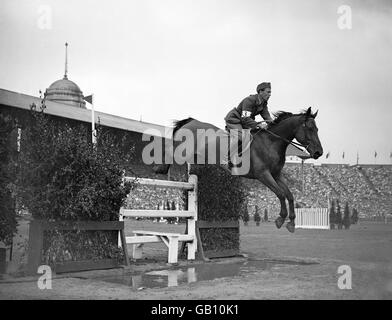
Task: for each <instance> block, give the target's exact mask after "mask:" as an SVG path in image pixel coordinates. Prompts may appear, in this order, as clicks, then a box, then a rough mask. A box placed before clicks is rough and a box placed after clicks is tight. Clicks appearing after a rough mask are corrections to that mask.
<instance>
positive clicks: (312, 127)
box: [154, 108, 323, 232]
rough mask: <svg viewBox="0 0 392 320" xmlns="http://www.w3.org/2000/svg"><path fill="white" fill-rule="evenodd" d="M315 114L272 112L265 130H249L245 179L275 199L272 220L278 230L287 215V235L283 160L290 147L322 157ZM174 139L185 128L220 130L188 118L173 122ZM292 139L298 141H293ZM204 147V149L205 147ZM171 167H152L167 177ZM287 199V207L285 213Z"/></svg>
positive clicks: (292, 227) (292, 225)
mask: <svg viewBox="0 0 392 320" xmlns="http://www.w3.org/2000/svg"><path fill="white" fill-rule="evenodd" d="M317 113H318V111H317V112H315V113H312V110H311V108H308V109H307V110H306V111H303V112H301V113H298V114H292V113H290V112H285V111H279V112H277V113H274V117H275V118H274V120H273V121H272V122H270V123H269V124H268V127H267V129H266V130H260V129H257V130H252V131H251V134H252V141H251V144H250V150H249V152H250V168H249V171H248V172H247V173H246V174H243V175H240V176H241V177H244V178H249V179H257V180H259V181H260V182H262V183H263V184H264V185H265V186H267V187H268V188H269V189H270V190H271V191H272V192H273V193H275V195H276V196H277V197H278V199H279V201H280V205H281V209H280V213H279V217H278V218H277V219H276V220H275V224H276V226H277V228H280V227H281V226H282V225H283V224H284V222H285V220H286V218H287V215H288V213H289V215H288V216H289V220H290V221H289V222H288V223H287V224H286V228H287V230H288V231H290V232H294V230H295V212H294V197H293V194H292V193H291V191H290V190H289V188H288V186H287V181H286V180H285V178H284V177H283V175H282V174H281V173H282V169H283V166H284V164H285V160H286V149H287V146H288V145H289V144H294V145H300V146H302V147H304V148H305V149H306V150H307V152H308V153H309V155H310V157H311V158H313V159H318V158H319V157H321V156H322V154H323V148H322V146H321V143H320V140H319V137H318V129H317V126H316V122H315V118H316V116H317ZM174 125H175V126H174V129H173V139H174V138H175V136H176V134H178V132H179V130H180V129H188V130H190V131H192V132H194V133H195V134H196V131H197V129H214V130H220V129H219V128H217V127H216V126H214V125H211V124H209V123H205V122H200V121H198V120H196V119H193V118H187V119H184V120H179V121H175V122H174ZM294 138H295V139H296V140H297V141H298V142H299V143H297V142H294V141H293V140H294ZM206 148H207V147H206ZM169 167H170V164H162V165H158V166H155V167H154V171H155V172H156V173H164V174H167V172H168V170H169ZM286 199H287V201H288V204H289V210H288V211H289V212H287V207H286Z"/></svg>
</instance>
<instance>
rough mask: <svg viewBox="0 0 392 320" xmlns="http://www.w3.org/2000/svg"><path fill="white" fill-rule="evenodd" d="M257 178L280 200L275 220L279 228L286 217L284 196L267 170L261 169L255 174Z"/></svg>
mask: <svg viewBox="0 0 392 320" xmlns="http://www.w3.org/2000/svg"><path fill="white" fill-rule="evenodd" d="M257 179H258V180H260V181H261V183H263V184H264V185H265V186H266V187H267V188H269V189H270V190H271V191H272V192H273V193H275V194H276V196H277V197H278V199H279V201H280V213H279V215H280V217H278V218H277V219H276V220H275V225H276V227H277V228H278V229H279V228H280V227H281V226H282V225H283V223H284V221H285V220H286V218H287V207H286V196H285V193H284V191H283V190H282V188H281V187H280V186H279V185H278V184H277V182H276V181H275V179H274V178H273V177H272V175H271V173H270V172H269V171H263V172H261V173H260V174H258V175H257Z"/></svg>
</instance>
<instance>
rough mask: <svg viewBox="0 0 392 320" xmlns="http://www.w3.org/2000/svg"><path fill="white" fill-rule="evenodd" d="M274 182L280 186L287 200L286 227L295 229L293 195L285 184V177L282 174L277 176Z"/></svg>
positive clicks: (291, 230) (291, 229) (292, 230)
mask: <svg viewBox="0 0 392 320" xmlns="http://www.w3.org/2000/svg"><path fill="white" fill-rule="evenodd" d="M276 183H277V184H278V185H279V187H281V189H282V190H283V192H284V194H285V196H286V199H287V201H288V202H289V219H290V222H288V223H287V225H286V228H287V230H289V231H290V232H294V231H295V211H294V197H293V194H292V193H291V191H290V189H289V188H288V186H287V181H286V179H285V178H283V177H282V176H280V177H278V178H277V179H276Z"/></svg>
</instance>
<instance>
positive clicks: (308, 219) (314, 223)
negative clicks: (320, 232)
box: [295, 208, 330, 229]
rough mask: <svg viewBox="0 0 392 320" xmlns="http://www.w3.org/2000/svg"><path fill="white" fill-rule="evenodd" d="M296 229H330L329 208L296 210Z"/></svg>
mask: <svg viewBox="0 0 392 320" xmlns="http://www.w3.org/2000/svg"><path fill="white" fill-rule="evenodd" d="M295 216H296V217H295V227H296V228H302V229H329V228H330V226H329V212H328V208H296V209H295Z"/></svg>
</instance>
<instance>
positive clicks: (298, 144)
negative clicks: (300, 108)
mask: <svg viewBox="0 0 392 320" xmlns="http://www.w3.org/2000/svg"><path fill="white" fill-rule="evenodd" d="M261 122H272V121H271V120H264V121H261ZM302 127H306V121H305V122H304V123H303V124H302ZM260 131H265V132H268V133H269V134H270V135H272V136H274V137H275V138H279V139H281V140H283V141H284V142H286V143H288V144H291V145H292V146H293V147H295V148H297V149H298V150H301V151H303V150H302V149H301V148H300V147H302V148H305V150H306V151H308V148H309V145H310V143H309V139H308V137H307V134H306V130H305V140H306V142H307V144H306V145H304V144H302V143H299V142H294V141H290V140H288V139H286V138H283V137H281V136H280V135H278V134H276V133H273V132H272V131H270V130H268V129H259V130H257V131H256V133H255V134H254V135H256V134H258V133H259V132H260ZM297 131H298V129H297ZM308 152H309V151H308Z"/></svg>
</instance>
